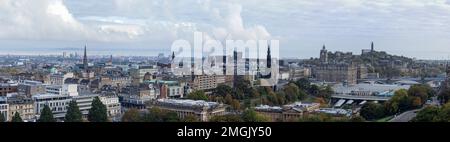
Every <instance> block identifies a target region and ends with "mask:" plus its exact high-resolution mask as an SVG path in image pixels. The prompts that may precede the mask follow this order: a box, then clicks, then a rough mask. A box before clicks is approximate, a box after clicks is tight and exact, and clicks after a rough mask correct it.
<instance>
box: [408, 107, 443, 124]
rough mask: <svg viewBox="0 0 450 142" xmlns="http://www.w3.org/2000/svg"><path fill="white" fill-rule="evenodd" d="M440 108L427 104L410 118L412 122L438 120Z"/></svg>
mask: <svg viewBox="0 0 450 142" xmlns="http://www.w3.org/2000/svg"><path fill="white" fill-rule="evenodd" d="M439 113H440V110H439V108H437V107H434V106H428V107H426V108H424V109H423V110H421V111H419V112H418V113H417V115H416V117H415V118H414V119H413V120H412V121H413V122H439V121H441V119H440V118H439Z"/></svg>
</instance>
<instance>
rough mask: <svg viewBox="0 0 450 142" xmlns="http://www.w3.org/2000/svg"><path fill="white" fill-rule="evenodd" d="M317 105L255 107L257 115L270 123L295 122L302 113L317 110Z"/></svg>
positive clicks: (297, 104)
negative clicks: (262, 116) (264, 117)
mask: <svg viewBox="0 0 450 142" xmlns="http://www.w3.org/2000/svg"><path fill="white" fill-rule="evenodd" d="M319 107H320V104H319V103H301V102H295V103H293V104H289V105H284V106H282V107H279V106H268V105H260V106H258V107H255V111H256V112H257V113H258V114H261V115H264V116H266V117H267V118H269V121H271V122H289V121H297V120H298V119H299V118H301V117H302V116H303V114H304V113H310V112H314V111H316V110H318V109H319Z"/></svg>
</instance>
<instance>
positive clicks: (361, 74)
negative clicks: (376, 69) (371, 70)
mask: <svg viewBox="0 0 450 142" xmlns="http://www.w3.org/2000/svg"><path fill="white" fill-rule="evenodd" d="M367 72H368V71H367V66H365V65H359V66H358V70H357V78H358V79H366V78H367V77H368V73H367Z"/></svg>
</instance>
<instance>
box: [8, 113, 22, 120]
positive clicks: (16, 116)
mask: <svg viewBox="0 0 450 142" xmlns="http://www.w3.org/2000/svg"><path fill="white" fill-rule="evenodd" d="M11 122H23V120H22V118H21V117H20V114H19V112H16V113H14V116H13V118H12V120H11Z"/></svg>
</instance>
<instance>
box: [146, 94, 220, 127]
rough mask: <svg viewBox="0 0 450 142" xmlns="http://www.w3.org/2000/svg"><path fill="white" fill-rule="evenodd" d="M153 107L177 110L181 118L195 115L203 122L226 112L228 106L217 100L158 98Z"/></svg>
mask: <svg viewBox="0 0 450 142" xmlns="http://www.w3.org/2000/svg"><path fill="white" fill-rule="evenodd" d="M151 107H156V108H160V109H162V110H167V111H172V112H175V113H177V114H178V117H179V118H180V119H183V118H185V117H186V116H194V117H196V118H197V119H198V120H200V121H203V122H206V121H209V118H211V117H212V116H221V115H225V114H226V113H225V109H226V106H224V105H223V104H219V103H217V102H205V101H194V100H177V99H158V100H156V101H154V102H152V105H151Z"/></svg>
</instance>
